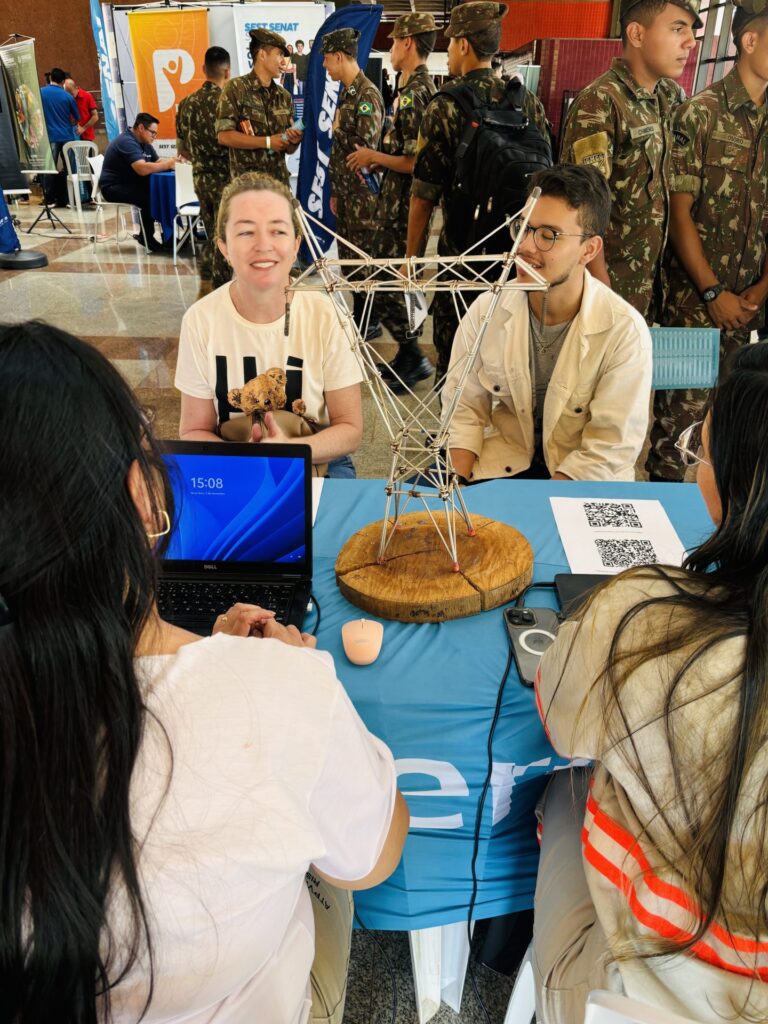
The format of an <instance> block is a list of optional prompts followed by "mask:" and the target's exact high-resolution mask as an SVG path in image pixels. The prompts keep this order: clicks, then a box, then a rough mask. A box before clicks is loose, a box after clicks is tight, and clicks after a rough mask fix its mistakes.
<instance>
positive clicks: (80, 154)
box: [63, 141, 99, 214]
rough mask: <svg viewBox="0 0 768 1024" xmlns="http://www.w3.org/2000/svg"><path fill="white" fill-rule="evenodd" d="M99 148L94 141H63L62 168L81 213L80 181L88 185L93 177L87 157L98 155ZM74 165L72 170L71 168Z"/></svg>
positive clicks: (71, 194) (78, 210)
mask: <svg viewBox="0 0 768 1024" xmlns="http://www.w3.org/2000/svg"><path fill="white" fill-rule="evenodd" d="M98 153H99V148H98V146H97V145H96V143H95V142H82V141H81V142H65V143H64V150H63V154H64V168H65V170H66V172H67V184H68V185H69V190H70V196H71V197H72V198H74V202H75V206H76V207H77V212H78V214H82V212H83V207H82V204H81V202H80V182H81V181H83V182H87V183H88V184H89V185H90V183H91V181H92V179H93V175H92V173H91V165H90V164H89V163H88V158H89V157H94V156H98ZM73 166H74V170H73V169H72V168H73Z"/></svg>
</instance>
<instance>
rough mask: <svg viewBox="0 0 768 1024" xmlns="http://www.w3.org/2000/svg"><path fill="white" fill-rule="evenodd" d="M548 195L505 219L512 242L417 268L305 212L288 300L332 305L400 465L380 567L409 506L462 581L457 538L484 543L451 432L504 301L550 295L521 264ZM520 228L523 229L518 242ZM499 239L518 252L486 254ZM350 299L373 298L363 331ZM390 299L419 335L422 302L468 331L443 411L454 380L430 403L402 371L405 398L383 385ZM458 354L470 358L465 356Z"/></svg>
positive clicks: (392, 474)
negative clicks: (382, 329)
mask: <svg viewBox="0 0 768 1024" xmlns="http://www.w3.org/2000/svg"><path fill="white" fill-rule="evenodd" d="M540 194H541V193H540V190H539V189H538V188H536V189H534V190H533V191H532V193H531V195H530V197H529V199H528V201H527V202H526V205H525V206H524V207H523V209H522V210H519V211H517V212H516V213H515V214H511V215H510V216H508V217H507V218H506V219H505V225H504V228H505V229H506V231H508V235H507V233H506V231H504V230H503V229H497V231H495V232H492V233H491V234H489V235H486V236H485V238H482V239H480V240H479V241H478V242H476V243H475V244H474V245H473V246H472V247H471V248H470V249H468V250H467V251H466V252H464V253H462V254H461V255H458V256H411V257H408V258H407V259H375V258H373V257H371V256H369V255H368V254H367V253H366V252H364V251H363V250H362V249H360V248H358V247H357V246H355V245H353V244H352V243H351V242H348V241H347V240H346V239H345V238H343V237H342V236H341V235H339V234H337V233H336V232H333V231H331V230H330V229H329V228H328V227H327V226H326V225H325V224H323V223H322V222H321V221H319V220H317V219H316V218H315V217H313V216H312V215H311V214H309V213H307V211H306V210H304V209H302V208H301V206H299V204H298V203H296V204H295V206H296V213H297V215H298V218H299V222H300V224H301V229H302V234H303V237H304V241H305V243H306V245H307V248H308V250H309V253H310V255H311V257H312V262H311V263H310V264H309V266H308V267H307V268H306V269H305V270H304V271H302V273H300V274H299V276H298V277H296V278H295V279H294V280H293V281H292V282H291V285H290V287H289V288H288V289H287V291H288V293H292V292H296V291H324V292H326V293H327V294H328V295H329V296H330V298H331V300H332V302H333V304H334V307H335V310H336V315H337V317H338V319H339V323H340V325H341V327H342V329H343V331H344V334H345V336H346V338H347V341H348V342H349V346H350V348H351V350H352V352H353V353H354V354H355V357H356V359H357V362H358V365H359V366H360V370H361V372H362V375H363V381H364V383H365V385H366V387H367V388H368V391H369V393H370V395H371V398H372V399H373V402H374V405H375V407H376V410H377V412H378V414H379V416H380V418H381V422H382V423H383V425H384V427H385V429H386V431H387V434H388V436H389V444H390V449H391V452H392V461H391V464H390V470H389V478H388V479H387V482H386V486H385V488H384V492H385V496H386V500H385V506H384V519H383V522H382V530H381V538H380V542H379V551H378V559H377V560H378V562H379V564H383V563H384V562H385V561H386V556H387V548H388V546H389V543H390V541H391V539H392V537H393V536H394V534H395V533H396V531H397V529H398V526H399V523H400V520H401V518H402V516H403V515H404V514H405V512H406V510H407V509H408V506H409V505H410V504H411V503H412V502H420V503H421V505H422V506H423V508H424V510H425V511H426V512H427V515H428V516H429V518H430V520H431V521H432V525H433V526H434V529H435V530H436V532H437V534H438V536H439V538H440V540H441V542H442V544H443V546H444V547H445V550H446V553H447V556H448V559H449V561H450V566H451V569H452V570H453V571H454V572H459V571H460V565H459V558H458V552H457V543H456V536H457V534H456V531H457V528H459V526H460V524H463V528H465V529H466V531H467V534H468V535H469V536H474V535H475V530H474V527H473V525H472V518H471V516H470V514H469V511H468V510H467V506H466V504H465V502H464V497H463V495H462V493H461V487H460V486H459V480H458V476H457V474H456V471H455V470H454V467H453V464H452V462H451V454H450V450H449V447H448V441H449V435H450V429H451V422H452V420H453V417H454V415H455V413H456V409H457V406H458V404H459V401H460V399H461V394H462V391H463V389H464V385H465V383H466V381H467V377H468V376H469V373H470V371H471V369H472V367H473V365H474V363H475V359H476V358H477V355H478V353H479V351H480V346H481V345H482V342H483V338H484V337H485V333H486V330H487V327H488V324H489V323H490V321H491V319H492V317H493V314H494V312H495V310H496V306H497V305H498V303H499V300H500V298H501V295H502V293H504V292H508V291H546V290H547V288H548V284H547V282H546V281H545V280H544V278H543V277H542V276H541V274H539V273H538V272H537V271H536V270H535V269H534V268H533V267H530V266H529V265H528V264H527V263H526V262H525V260H524V259H523V258H522V257H521V256H519V255H518V249H519V247H520V243H521V241H522V240H523V239H524V238H525V236H526V233H527V227H528V221H529V219H530V216H531V213H532V212H533V209H534V207H535V205H536V201H537V199H538V197H539V195H540ZM515 222H517V223H516V224H515ZM513 224H515V226H516V227H517V232H516V233H515V232H514V228H513ZM315 227H317V228H320V229H322V231H323V232H326V233H328V234H330V235H331V236H332V237H333V238H335V239H336V241H337V243H340V244H341V246H343V247H344V248H345V249H346V250H348V251H351V252H352V253H353V254H354V255H353V256H351V257H344V258H337V257H334V258H329V257H327V256H326V255H325V253H324V251H323V249H322V247H321V245H320V242H319V240H318V238H317V235H316V233H315V230H314V228H315ZM492 235H494V236H495V240H498V239H499V238H506V237H509V238H510V239H511V242H512V245H511V248H510V249H509V251H507V252H505V253H501V254H491V255H489V254H486V253H485V251H484V247H485V246H486V243H487V242H488V240H489V239H490V238H491V237H492ZM513 268H520V269H522V270H523V271H524V272H525V274H526V278H525V280H522V281H521V280H518V279H517V278H516V277H513V276H510V275H511V274H512V270H513ZM350 292H352V293H355V294H362V295H364V296H365V299H364V302H363V304H362V317H361V322H360V323H357V322H356V321H355V318H354V316H353V314H352V311H351V309H350V307H349V305H348V303H347V300H346V297H345V293H346V294H348V293H350ZM384 292H400V293H402V294H403V295H404V296H405V302H406V307H407V309H408V312H409V316H410V317H411V323H412V326H415V325H414V321H413V316H414V310H415V306H416V300H417V296H418V297H419V298H423V296H424V295H426V294H429V293H437V292H449V293H450V295H451V299H452V301H453V306H454V310H455V312H456V316H457V318H458V321H459V328H458V331H457V332H456V337H455V340H454V343H453V354H452V357H451V360H452V367H453V369H454V376H455V372H456V370H455V368H456V364H457V361H458V362H459V372H458V379H457V380H456V386H455V388H454V390H453V392H452V394H451V395H450V397H449V398H448V400H447V401H446V402H443V389H444V386H445V378H444V377H443V378H442V379H440V380H435V382H434V384H433V386H432V387H431V388H430V389H429V390H428V392H427V393H426V394H422V395H417V394H416V393H415V392H414V391H413V390H412V389H411V388H410V387H409V386H408V385H407V384H406V383H405V381H403V380H402V379H401V378H400V377H399V376H398V374H397V373H396V371H395V370H394V369H391V368H390V369H391V373H392V376H393V377H394V378H395V379H396V380H397V382H398V384H399V387H398V392H399V393H397V394H396V393H395V392H394V391H392V390H391V389H390V388H389V387H388V386H387V384H386V383H385V381H384V379H383V378H382V375H381V363H380V356H379V354H378V352H377V351H376V349H375V348H373V346H372V345H371V344H370V343H368V342H366V340H365V335H366V333H367V330H368V326H369V323H370V317H371V310H372V308H373V300H374V298H375V296H376V295H377V294H379V293H384ZM484 292H488V293H490V295H491V300H490V303H489V305H488V308H487V310H486V312H485V313H484V314H483V316H482V317H481V318H480V322H479V327H478V329H477V331H476V332H472V333H471V332H470V328H469V326H468V325H469V321H468V320H465V319H464V315H465V313H466V312H467V310H468V308H469V305H470V303H471V302H472V300H473V299H475V298H476V297H477V296H478V295H480V294H482V293H484ZM457 347H458V349H459V353H460V355H457V351H456V350H457ZM441 505H442V508H443V510H444V512H445V517H444V518H443V517H440V518H441V522H442V523H443V526H442V527H441V525H440V524H439V523H438V520H437V518H436V517H435V514H434V510H435V508H436V507H439V506H441Z"/></svg>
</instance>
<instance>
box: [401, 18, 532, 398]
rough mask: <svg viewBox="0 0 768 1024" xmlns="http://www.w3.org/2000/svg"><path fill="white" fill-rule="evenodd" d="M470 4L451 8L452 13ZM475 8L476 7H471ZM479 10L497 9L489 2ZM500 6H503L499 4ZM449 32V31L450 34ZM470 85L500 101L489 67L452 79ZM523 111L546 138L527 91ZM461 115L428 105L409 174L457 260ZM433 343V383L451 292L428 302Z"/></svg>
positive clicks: (451, 311) (447, 354)
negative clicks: (437, 208) (450, 218)
mask: <svg viewBox="0 0 768 1024" xmlns="http://www.w3.org/2000/svg"><path fill="white" fill-rule="evenodd" d="M468 6H470V5H469V4H461V5H459V6H458V7H454V9H453V12H452V14H451V22H452V23H453V18H454V15H456V13H457V12H459V11H461V10H462V8H463V7H468ZM471 6H475V5H471ZM482 6H484V7H485V6H493V7H497V6H499V5H497V4H492V5H486V4H483V5H482ZM501 6H503V4H502V5H501ZM449 31H450V30H449ZM464 84H466V85H469V86H471V88H472V90H473V91H474V93H475V94H476V96H477V98H478V100H479V102H480V103H483V104H490V105H493V104H498V103H500V102H501V100H502V99H503V97H504V94H505V92H506V89H507V83H506V82H504V81H502V79H500V78H497V77H496V75H495V74H494V72H493V70H492V69H491V68H477V69H476V70H474V71H470V72H469V73H468V74H466V75H462V76H461V77H459V78H455V79H453V80H452V82H451V85H452V86H453V85H464ZM523 109H524V111H525V114H526V116H527V117H528V119H529V120H530V121H531V122H532V123H533V124H535V125H536V127H537V128H538V129H539V131H540V132H541V133H542V135H543V136H544V138H547V139H548V138H549V125H548V122H547V115H546V114H545V113H544V108H543V106H542V105H541V102H540V101H539V99H538V98H537V97H536V96H534V95H533V94H532V93H530V92H528V91H527V90H526V92H525V95H524V100H523ZM464 123H465V119H464V114H463V113H462V111H461V109H460V108H459V105H458V104H457V103H456V102H455V101H454V100H452V99H451V98H450V96H446V95H440V94H438V95H437V96H435V98H434V99H433V100H432V101H431V103H430V104H429V106H428V107H427V109H426V111H425V112H424V117H423V118H422V122H421V125H420V127H419V138H418V141H417V143H416V166H415V167H414V170H413V184H412V185H411V195H412V196H416V197H418V198H419V199H426V200H428V201H429V202H431V203H435V204H436V203H437V202H438V201H439V200H440V199H441V198H442V199H443V228H442V231H441V232H440V238H439V239H438V243H437V251H438V254H439V255H441V256H456V255H458V250H456V249H455V248H454V247H453V246H452V245H451V243H450V242H449V240H448V234H447V230H446V222H445V221H446V216H447V206H446V202H445V195H446V193H449V192H450V189H451V185H452V183H453V177H454V170H455V154H456V150H457V148H458V146H459V143H460V142H461V136H462V133H463V131H464ZM431 311H432V326H433V340H434V345H435V348H436V349H437V379H438V380H439V379H440V378H441V377H442V376H444V375H445V373H447V371H448V362H449V360H450V358H451V346H452V345H453V337H454V335H455V333H456V329H457V328H458V318H457V316H456V312H455V308H454V304H453V296H452V294H451V292H436V293H435V297H434V299H433V301H432V310H431Z"/></svg>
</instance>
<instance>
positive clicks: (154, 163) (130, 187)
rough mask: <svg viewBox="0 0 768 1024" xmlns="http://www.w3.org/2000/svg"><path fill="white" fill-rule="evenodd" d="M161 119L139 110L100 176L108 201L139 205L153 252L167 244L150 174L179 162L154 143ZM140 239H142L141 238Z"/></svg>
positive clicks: (108, 155) (111, 148)
mask: <svg viewBox="0 0 768 1024" xmlns="http://www.w3.org/2000/svg"><path fill="white" fill-rule="evenodd" d="M70 98H71V97H70ZM157 123H158V122H157V118H156V117H154V116H153V115H152V114H137V115H136V120H135V121H134V124H133V128H126V130H125V131H124V132H122V134H120V135H118V137H117V138H116V139H113V140H112V142H110V144H109V146H108V147H107V151H106V153H105V154H104V165H103V167H102V168H101V177H100V178H99V187H100V188H101V192H102V195H103V196H104V198H105V199H106V200H107V201H108V202H110V203H130V204H131V205H132V206H136V207H138V209H139V211H140V213H141V221H142V224H143V225H144V233H145V235H146V236H147V244H148V246H149V248H150V249H151V250H152V252H159V251H161V250H162V249H163V246H162V245H161V244H160V242H158V241H157V240H156V239H155V220H154V217H153V216H152V211H151V210H150V208H149V175H150V174H157V173H158V171H172V170H173V168H174V167H175V165H176V160H175V159H173V158H170V159H168V160H161V159H160V158H159V157H158V155H157V153H156V152H155V150H154V147H153V146H152V143H153V142H154V140H155V138H156V137H157ZM136 241H137V242H141V238H140V237H137V238H136Z"/></svg>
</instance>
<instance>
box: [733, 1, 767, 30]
mask: <svg viewBox="0 0 768 1024" xmlns="http://www.w3.org/2000/svg"><path fill="white" fill-rule="evenodd" d="M733 5H734V7H735V8H736V10H735V11H734V12H733V21H732V22H731V32H732V33H733V38H734V40H736V39H738V38H739V36H740V35H741V34H742V32H745V31H746V30H747V28H748V27H749V23H750V22H751V21H754V20H755V18H759V17H761V15H763V14H768V0H733Z"/></svg>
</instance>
